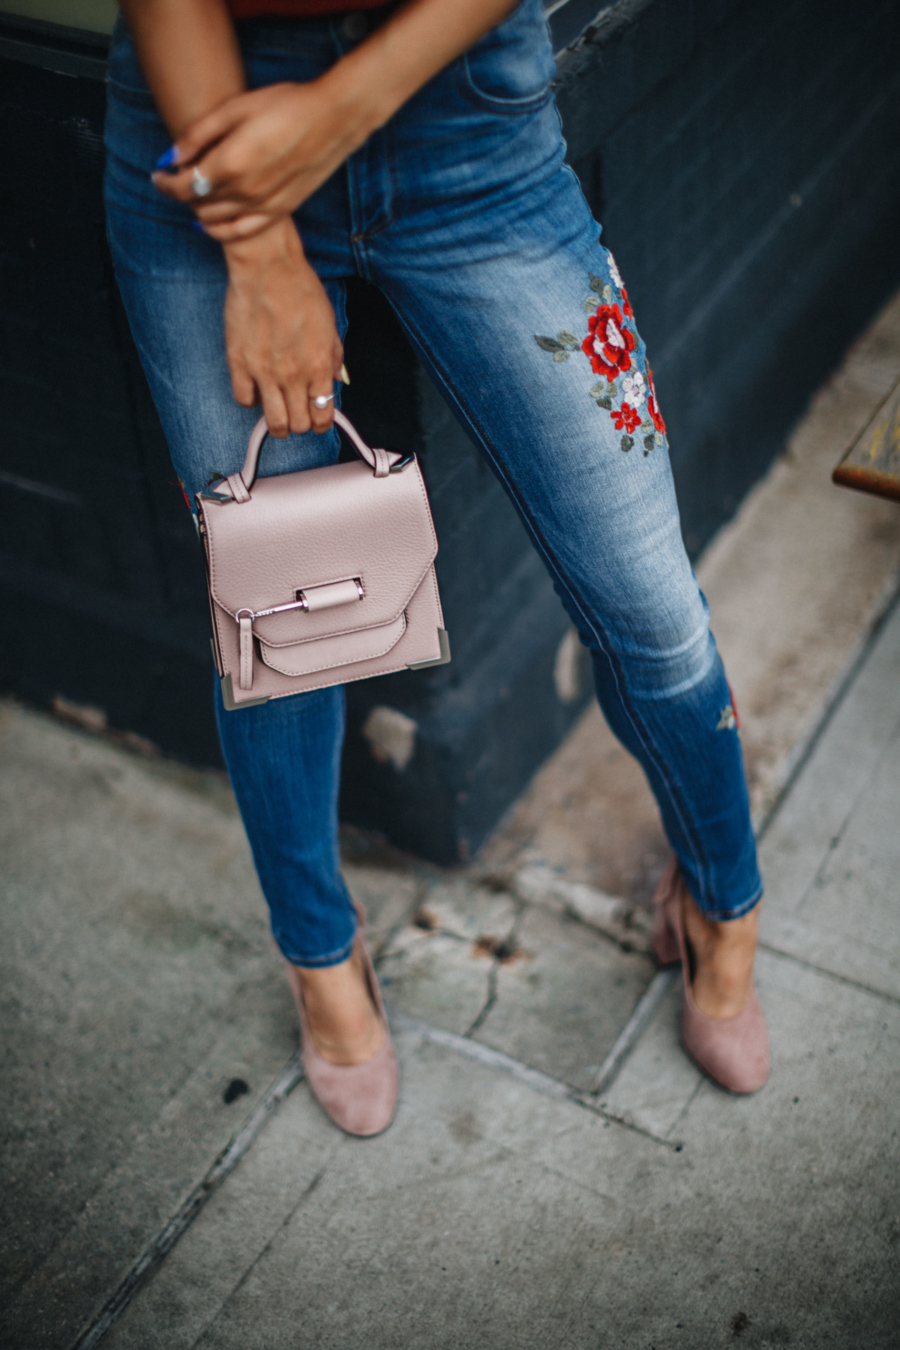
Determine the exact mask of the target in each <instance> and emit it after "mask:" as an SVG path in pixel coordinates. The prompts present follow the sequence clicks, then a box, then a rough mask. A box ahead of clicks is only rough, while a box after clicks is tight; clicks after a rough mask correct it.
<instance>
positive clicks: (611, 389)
mask: <svg viewBox="0 0 900 1350" xmlns="http://www.w3.org/2000/svg"><path fill="white" fill-rule="evenodd" d="M606 392H607V393H608V394H609V396H610V398H615V396H616V386H615V385H614V384H613V382H612V380H610V382H609V384H608V385H607V386H606Z"/></svg>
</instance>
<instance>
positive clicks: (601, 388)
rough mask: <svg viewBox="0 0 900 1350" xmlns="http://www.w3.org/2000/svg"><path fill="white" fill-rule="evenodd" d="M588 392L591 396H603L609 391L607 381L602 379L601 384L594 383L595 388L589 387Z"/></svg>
mask: <svg viewBox="0 0 900 1350" xmlns="http://www.w3.org/2000/svg"><path fill="white" fill-rule="evenodd" d="M588 393H589V394H590V396H591V398H602V397H603V395H604V394H608V393H609V389H608V388H607V387H606V381H605V380H601V381H600V383H599V384H595V385H594V387H593V389H589V390H588Z"/></svg>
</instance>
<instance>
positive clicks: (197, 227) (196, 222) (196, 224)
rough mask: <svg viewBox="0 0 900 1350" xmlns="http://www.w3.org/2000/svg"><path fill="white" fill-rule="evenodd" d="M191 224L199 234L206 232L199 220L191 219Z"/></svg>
mask: <svg viewBox="0 0 900 1350" xmlns="http://www.w3.org/2000/svg"><path fill="white" fill-rule="evenodd" d="M191 225H192V226H193V227H194V229H195V230H199V231H200V233H201V234H206V231H205V230H204V228H203V226H202V225H201V224H200V222H199V220H192V221H191Z"/></svg>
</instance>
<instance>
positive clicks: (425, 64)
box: [321, 0, 518, 144]
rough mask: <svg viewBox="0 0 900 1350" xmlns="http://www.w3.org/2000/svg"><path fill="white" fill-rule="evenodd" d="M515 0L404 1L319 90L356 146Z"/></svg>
mask: <svg viewBox="0 0 900 1350" xmlns="http://www.w3.org/2000/svg"><path fill="white" fill-rule="evenodd" d="M517 4H518V0H409V4H405V5H403V7H402V8H401V9H398V11H397V12H395V14H394V15H391V18H390V19H389V20H387V22H386V23H385V24H382V26H381V27H379V28H376V30H375V32H374V34H372V35H371V36H370V38H367V39H366V42H363V43H360V46H359V47H356V49H355V50H354V51H351V53H348V55H345V57H344V58H343V61H339V62H337V63H336V65H335V66H332V69H331V70H329V72H328V74H325V76H324V77H322V81H321V82H322V85H324V88H327V89H328V90H329V96H331V97H332V99H333V100H335V103H336V104H337V105H343V107H344V108H347V111H348V116H349V117H352V119H354V121H355V124H356V128H358V130H356V134H355V136H354V140H355V142H356V143H358V144H362V143H363V142H364V140H366V139H367V138H368V136H370V135H371V132H372V131H375V130H376V128H378V127H382V126H383V124H385V123H386V121H389V120H390V117H393V115H394V113H395V112H397V111H398V108H402V105H403V104H405V103H406V101H407V100H409V99H412V97H413V94H414V93H418V90H420V89H421V88H422V86H424V85H426V84H428V81H429V80H430V78H432V77H433V76H436V74H437V73H439V72H440V70H443V69H444V68H445V66H448V65H449V63H451V62H452V61H456V58H457V57H460V55H461V54H463V53H464V51H466V50H467V49H468V47H471V46H472V43H475V42H478V41H479V38H483V36H484V34H487V32H490V31H491V28H495V27H497V24H498V23H501V20H502V19H505V18H506V15H507V14H510V11H513V9H514V8H515V5H517Z"/></svg>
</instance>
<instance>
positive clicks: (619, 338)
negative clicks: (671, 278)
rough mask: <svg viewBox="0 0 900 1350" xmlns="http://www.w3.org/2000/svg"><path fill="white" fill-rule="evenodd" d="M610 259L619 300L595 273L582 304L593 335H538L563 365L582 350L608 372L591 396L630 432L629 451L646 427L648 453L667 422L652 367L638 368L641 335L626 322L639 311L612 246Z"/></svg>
mask: <svg viewBox="0 0 900 1350" xmlns="http://www.w3.org/2000/svg"><path fill="white" fill-rule="evenodd" d="M606 259H607V267H608V268H609V275H610V276H611V277H612V280H613V282H614V283H615V286H616V290H617V291H618V292H619V301H617V300H616V299H615V298H614V292H613V288H612V286H611V285H610V283H609V282H608V281H604V280H603V278H602V277H598V276H595V275H594V273H593V272H591V273H589V276H590V286H591V292H592V293H591V295H589V296H587V297H586V298H585V300H584V303H583V306H582V307H583V309H584V311H585V313H586V314H587V315H588V333H587V337H585V338H584V339H582V340H581V341H580V342H579V339H578V338H577V337H576V336H575V334H574V333H570V332H569V331H568V330H564V331H563V332H561V333H557V335H556V337H555V338H553V337H543V336H540V335H539V334H537V333H535V335H534V340H535V342H536V343H537V345H538V346H539V347H540V348H541V350H542V351H545V352H550V353H551V355H552V356H553V360H554V361H556V362H558V363H560V362H563V361H568V359H569V357H570V355H571V354H572V352H575V351H578V349H579V348H580V349H581V351H583V352H584V354H585V356H586V357H587V358H588V360H589V361H590V363H591V370H592V371H593V372H594V374H595V375H601V376H603V379H602V380H601V381H600V383H599V384H595V385H594V386H593V387H592V388H591V389H590V390H589V391H588V392H589V394H590V397H591V398H592V399H594V401H595V402H596V404H597V407H598V408H602V409H603V410H604V411H605V412H608V413H609V415H610V417H611V418H612V422H613V425H614V426H615V428H616V430H617V431H622V432H624V435H623V436H622V440H621V447H622V449H623V450H624V451H626V452H627V451H629V450H632V449H633V448H634V443H635V442H634V433H635V432H636V431H638V430H639V429H640V431H641V432H642V433H643V446H644V455H645V456H646V455H649V453H650V451H651V450H652V449H653V448H654V447H655V446H658V445H662V444H663V443H664V440H665V432H666V424H665V422H664V421H663V419H662V414H661V413H660V411H659V403H658V402H657V398H656V389H655V388H654V385H653V374H652V372H651V370H650V367H649V365H648V366H647V373H646V376H645V375H644V374H643V373H642V372H641V371H640V370H637V369H634V368H633V366H634V362H633V360H632V353H633V352H636V351H637V347H638V337H637V333H636V332H635V331H634V330H633V329H632V328H631V327H630V326H629V325H628V324H627V322H626V320H627V319H632V320H633V319H634V311H633V310H632V308H631V303H630V301H629V299H628V292H627V291H626V289H625V286H624V283H623V281H622V276H621V273H620V272H619V269H618V267H617V266H616V260H615V258H614V257H613V255H612V254H611V253H610V252H609V250H607V251H606ZM619 399H621V403H620V404H619V406H618V407H614V406H613V404H614V402H615V401H616V400H619ZM645 403H646V405H647V409H646V412H647V415H646V416H642V413H641V411H640V410H641V409H642V408H643V407H644V404H645Z"/></svg>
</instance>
